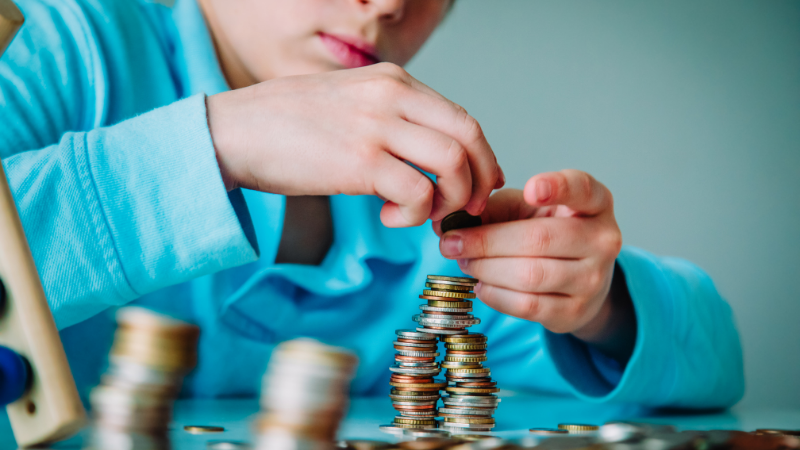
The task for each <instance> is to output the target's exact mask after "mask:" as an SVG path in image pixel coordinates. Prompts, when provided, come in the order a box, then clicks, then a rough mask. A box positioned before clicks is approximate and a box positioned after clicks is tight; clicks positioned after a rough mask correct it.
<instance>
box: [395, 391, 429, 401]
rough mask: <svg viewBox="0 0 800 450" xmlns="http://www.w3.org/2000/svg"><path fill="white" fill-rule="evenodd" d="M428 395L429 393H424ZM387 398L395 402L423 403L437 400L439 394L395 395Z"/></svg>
mask: <svg viewBox="0 0 800 450" xmlns="http://www.w3.org/2000/svg"><path fill="white" fill-rule="evenodd" d="M426 394H430V392H426ZM389 398H390V399H392V401H395V402H424V401H430V400H439V394H436V395H397V394H389Z"/></svg>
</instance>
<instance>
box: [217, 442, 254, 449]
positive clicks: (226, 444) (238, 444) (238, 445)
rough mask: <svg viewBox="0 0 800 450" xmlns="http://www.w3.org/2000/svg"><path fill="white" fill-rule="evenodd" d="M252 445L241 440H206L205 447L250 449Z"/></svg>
mask: <svg viewBox="0 0 800 450" xmlns="http://www.w3.org/2000/svg"><path fill="white" fill-rule="evenodd" d="M252 448H253V447H252V446H251V445H250V444H249V443H247V442H242V441H208V442H206V449H208V450H250V449H252Z"/></svg>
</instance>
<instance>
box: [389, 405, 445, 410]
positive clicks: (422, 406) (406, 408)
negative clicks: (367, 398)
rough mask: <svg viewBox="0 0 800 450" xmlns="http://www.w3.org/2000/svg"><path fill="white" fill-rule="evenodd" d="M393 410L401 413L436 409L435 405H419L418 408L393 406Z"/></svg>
mask: <svg viewBox="0 0 800 450" xmlns="http://www.w3.org/2000/svg"><path fill="white" fill-rule="evenodd" d="M393 408H394V409H396V410H398V411H399V410H403V411H422V410H426V409H436V405H420V406H410V405H393Z"/></svg>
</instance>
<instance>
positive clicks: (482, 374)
mask: <svg viewBox="0 0 800 450" xmlns="http://www.w3.org/2000/svg"><path fill="white" fill-rule="evenodd" d="M450 370H453V369H447V372H445V374H444V377H445V378H447V380H448V381H450V380H451V378H484V377H489V376H491V375H492V372H478V373H458V374H453V373H450Z"/></svg>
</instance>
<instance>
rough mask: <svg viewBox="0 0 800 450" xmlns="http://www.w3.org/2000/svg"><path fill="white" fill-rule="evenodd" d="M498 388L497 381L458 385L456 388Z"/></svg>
mask: <svg viewBox="0 0 800 450" xmlns="http://www.w3.org/2000/svg"><path fill="white" fill-rule="evenodd" d="M495 386H497V382H496V381H492V382H489V381H484V382H480V383H457V385H456V387H495Z"/></svg>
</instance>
